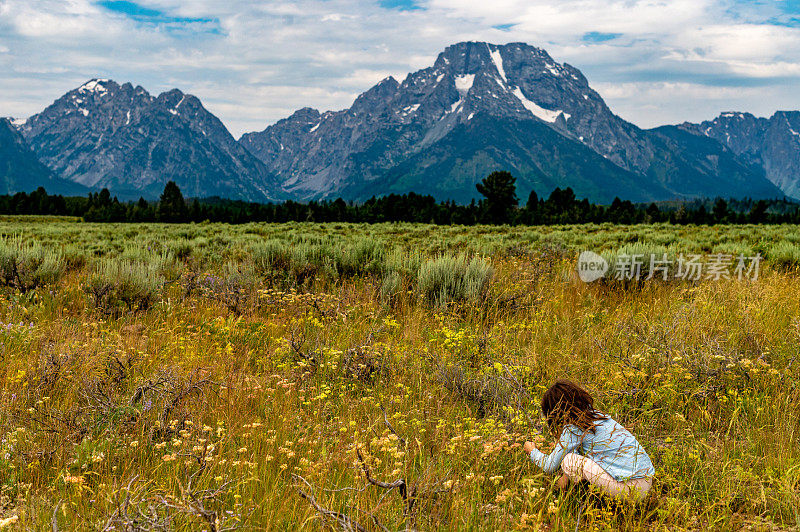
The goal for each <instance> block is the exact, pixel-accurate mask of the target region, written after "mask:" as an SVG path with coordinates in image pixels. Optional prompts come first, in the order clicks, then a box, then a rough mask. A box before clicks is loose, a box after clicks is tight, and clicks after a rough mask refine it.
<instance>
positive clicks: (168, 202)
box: [156, 181, 188, 223]
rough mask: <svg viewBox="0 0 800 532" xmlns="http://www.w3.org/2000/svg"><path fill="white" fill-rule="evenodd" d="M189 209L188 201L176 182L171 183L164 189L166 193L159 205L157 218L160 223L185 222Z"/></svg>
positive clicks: (163, 194) (162, 195)
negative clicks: (187, 206)
mask: <svg viewBox="0 0 800 532" xmlns="http://www.w3.org/2000/svg"><path fill="white" fill-rule="evenodd" d="M187 214H188V209H187V208H186V201H185V200H184V199H183V194H181V189H180V188H178V185H176V184H175V182H174V181H169V182H168V183H167V184H166V186H165V187H164V192H163V193H162V194H161V199H160V200H159V203H158V210H157V211H156V218H157V219H158V221H159V222H168V223H176V222H184V221H186V216H187Z"/></svg>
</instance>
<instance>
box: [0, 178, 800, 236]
mask: <svg viewBox="0 0 800 532" xmlns="http://www.w3.org/2000/svg"><path fill="white" fill-rule="evenodd" d="M476 188H477V190H478V192H479V193H480V194H481V195H482V196H483V198H482V199H481V200H479V201H475V200H473V201H472V202H471V203H469V204H467V205H458V204H456V203H455V202H453V201H443V202H437V201H436V199H435V198H434V197H433V196H428V195H420V194H416V193H414V192H409V193H408V194H389V195H387V196H381V197H372V198H370V199H369V200H367V201H364V202H363V203H355V202H346V201H344V200H343V199H341V198H339V199H336V200H333V201H328V200H325V201H310V202H308V203H300V202H296V201H285V202H283V203H267V204H263V203H251V202H245V201H237V200H227V199H221V198H205V199H192V200H188V201H187V200H186V199H185V198H184V197H183V194H182V193H181V191H180V189H179V187H178V186H177V185H176V184H175V183H174V182H172V181H170V182H169V183H167V185H166V186H165V187H164V192H163V193H162V194H161V197H160V198H159V200H158V201H147V200H145V199H144V198H139V200H138V201H119V200H118V199H117V198H116V197H112V195H111V193H110V192H109V191H108V190H107V189H103V190H102V191H100V192H92V193H89V195H88V196H87V197H63V196H60V195H58V196H57V195H49V194H48V193H47V192H46V191H45V189H43V188H39V189H37V190H36V191H34V192H31V193H29V194H28V193H24V192H19V193H17V194H14V195H4V196H0V214H5V215H28V214H39V215H55V216H74V217H79V218H82V219H84V220H85V221H87V222H166V223H182V222H203V221H209V222H224V223H234V224H235V223H247V222H290V221H296V222H305V221H308V222H354V223H378V222H420V223H433V224H438V225H449V224H462V225H475V224H523V225H553V224H579V223H590V222H593V223H603V222H611V223H616V224H636V223H660V222H668V223H672V224H726V223H754V224H763V223H770V224H774V223H800V205H798V204H797V203H795V202H792V201H789V200H786V199H776V200H752V199H743V200H729V201H728V200H725V199H722V198H716V199H714V200H709V199H700V200H694V201H690V202H662V203H659V204H656V203H650V204H647V205H645V204H634V203H632V202H631V201H628V200H621V199H619V198H615V199H614V201H613V202H612V203H611V204H610V205H598V204H593V203H590V202H589V200H587V199H578V198H577V197H576V195H575V192H574V191H573V190H572V189H571V188H569V187H567V188H564V189H561V188H556V189H555V190H553V191H552V192H551V193H550V195H549V196H548V197H547V198H546V199H545V198H540V197H539V196H538V195H537V194H536V192H531V193H530V195H529V196H528V199H527V202H526V203H525V204H524V205H520V204H519V199H518V198H517V195H516V179H515V178H514V177H513V176H512V175H511V174H510V173H508V172H503V171H501V172H493V173H492V174H490V175H489V176H487V177H486V178H485V179H483V180H482V181H481V182H480V183H478V184H477V185H476Z"/></svg>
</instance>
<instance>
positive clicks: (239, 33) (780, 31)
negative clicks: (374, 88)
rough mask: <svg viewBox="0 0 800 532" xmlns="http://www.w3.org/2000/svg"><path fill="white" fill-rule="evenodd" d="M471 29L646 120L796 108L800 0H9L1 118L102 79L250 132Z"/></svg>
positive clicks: (347, 92) (3, 23)
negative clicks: (545, 60)
mask: <svg viewBox="0 0 800 532" xmlns="http://www.w3.org/2000/svg"><path fill="white" fill-rule="evenodd" d="M464 40H481V41H489V42H493V43H498V44H503V43H507V42H514V41H524V42H527V43H529V44H532V45H535V46H539V47H541V48H545V49H546V50H547V51H548V52H549V53H550V55H552V56H553V57H554V58H555V59H556V60H558V61H559V62H568V63H570V64H572V65H574V66H576V67H578V68H579V69H581V70H582V71H583V72H584V74H586V76H587V78H588V79H589V81H590V83H591V84H592V86H593V87H594V88H595V89H596V90H597V91H598V92H600V94H601V95H603V96H604V98H605V99H606V101H607V102H608V104H609V105H610V106H611V108H612V109H613V110H614V111H615V112H616V113H617V114H619V115H621V116H622V117H624V118H626V119H628V120H630V121H632V122H634V123H636V124H638V125H640V126H643V127H651V126H655V125H659V124H664V123H677V122H682V121H684V120H692V121H699V120H703V119H707V118H711V117H713V116H716V115H717V114H719V112H721V111H726V110H742V111H750V112H753V113H755V114H758V115H770V114H771V113H772V112H774V111H775V110H776V109H800V90H798V89H799V88H800V0H772V1H767V0H664V1H661V0H618V1H600V0H560V1H550V0H548V1H544V0H492V1H486V0H297V1H294V2H286V1H259V0H136V1H128V0H125V1H122V0H0V69H2V70H1V71H0V72H2V73H0V116H14V117H27V116H29V115H31V114H34V113H36V112H38V111H41V110H42V109H43V108H44V107H45V106H47V105H48V104H50V103H51V102H52V101H53V100H55V99H56V98H58V97H59V96H61V95H62V94H63V93H65V92H67V91H68V90H70V89H72V88H75V87H77V86H79V85H80V84H82V83H83V82H85V81H86V80H88V79H90V78H93V77H104V78H111V79H114V80H116V81H118V82H120V83H121V82H124V81H130V82H132V83H133V84H134V85H136V84H138V85H142V86H143V87H145V88H146V89H148V90H149V91H150V92H152V93H159V92H161V91H164V90H167V89H170V88H173V87H177V88H180V89H181V90H183V91H185V92H190V93H192V94H195V95H196V96H198V97H200V99H201V100H202V101H203V103H204V104H205V105H206V107H207V108H209V109H210V110H211V111H212V112H213V113H215V114H216V115H217V116H219V117H220V118H221V119H222V120H223V122H225V124H226V125H227V126H228V127H229V129H230V130H231V132H232V133H233V134H234V135H235V136H237V137H238V136H239V135H240V134H241V133H243V132H246V131H253V130H261V129H263V128H264V127H266V126H267V125H268V124H270V123H273V122H275V121H276V120H279V119H280V118H283V117H285V116H287V115H289V114H290V113H291V112H292V111H293V110H295V109H298V108H300V107H305V106H311V107H316V108H318V109H320V110H327V109H341V108H344V107H348V106H349V105H350V103H351V102H352V101H353V99H354V98H355V96H356V95H357V94H359V93H360V92H362V91H364V90H366V89H368V88H369V87H370V86H371V85H373V84H374V83H376V82H377V81H379V80H380V79H382V78H384V77H386V76H387V75H393V76H395V77H396V78H398V79H400V80H402V78H403V77H404V76H405V75H406V74H407V73H408V72H410V71H413V70H417V69H419V68H423V67H426V66H429V65H430V64H432V63H433V61H434V59H435V58H436V55H437V54H438V53H439V52H440V51H441V50H442V49H443V48H444V47H445V46H447V45H448V44H452V43H455V42H458V41H464Z"/></svg>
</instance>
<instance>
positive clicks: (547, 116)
mask: <svg viewBox="0 0 800 532" xmlns="http://www.w3.org/2000/svg"><path fill="white" fill-rule="evenodd" d="M513 92H514V96H516V97H517V98H518V99H519V101H520V102H522V105H523V107H525V109H527V110H528V111H530V112H531V114H532V115H533V116H535V117H536V118H539V119H541V120H544V121H545V122H550V123H551V124H552V123H554V122H555V121H556V120H557V119H558V117H559V115H562V114H563V115H564V118H569V117H570V115H569V114H567V113H565V112H564V111H551V110H549V109H545V108H544V107H540V106H538V105H536V104H535V103H534V102H532V101H530V100H529V99H528V98H526V97H525V95H524V94H522V91H521V90H520V88H519V87H515V88H514V91H513Z"/></svg>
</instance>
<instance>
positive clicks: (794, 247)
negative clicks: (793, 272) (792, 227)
mask: <svg viewBox="0 0 800 532" xmlns="http://www.w3.org/2000/svg"><path fill="white" fill-rule="evenodd" d="M766 258H767V260H768V261H769V262H770V263H771V264H772V265H773V266H776V267H778V268H787V269H789V268H796V267H797V266H800V245H798V244H794V243H792V242H789V241H787V240H781V241H780V242H778V243H777V244H774V245H773V246H771V247H769V248H767V256H766Z"/></svg>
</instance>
